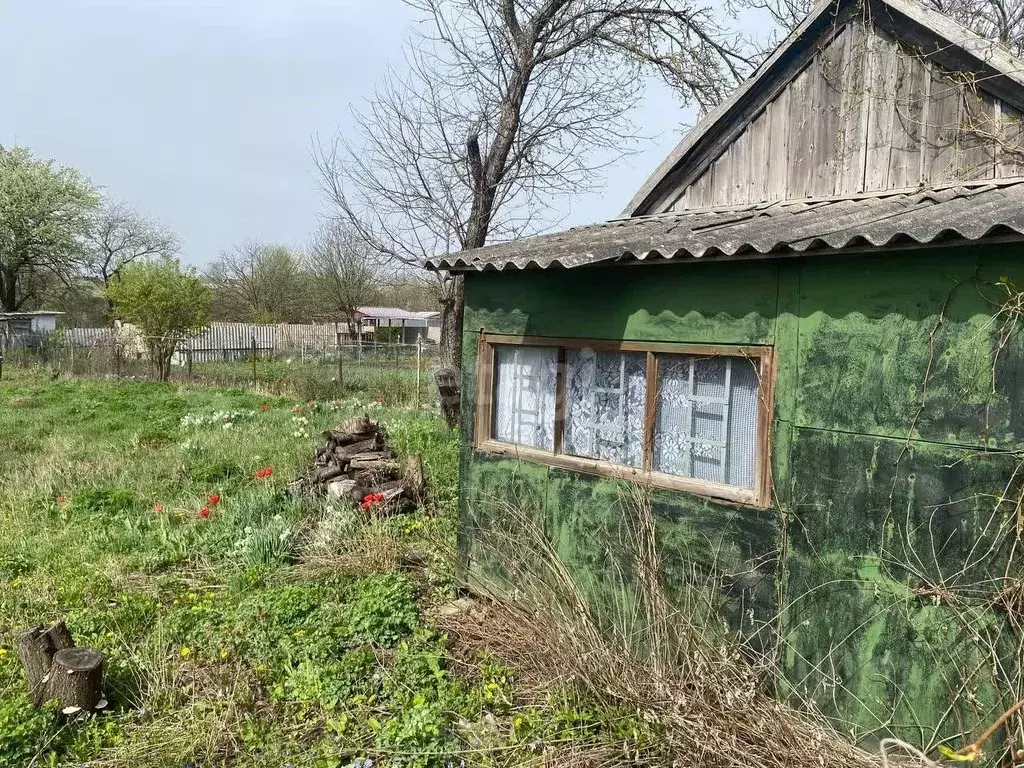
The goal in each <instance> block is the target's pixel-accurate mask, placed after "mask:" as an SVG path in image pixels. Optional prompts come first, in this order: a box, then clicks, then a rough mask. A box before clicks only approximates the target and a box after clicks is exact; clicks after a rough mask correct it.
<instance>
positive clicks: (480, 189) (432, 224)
mask: <svg viewBox="0 0 1024 768" xmlns="http://www.w3.org/2000/svg"><path fill="white" fill-rule="evenodd" d="M405 2H406V3H407V4H408V5H410V6H411V7H413V8H414V9H416V10H418V11H419V12H421V14H422V16H423V19H424V21H425V25H424V27H423V29H422V31H421V33H420V34H418V35H417V36H415V37H414V38H413V39H412V40H411V42H410V46H409V52H408V55H407V64H408V66H407V71H406V72H405V73H404V74H402V75H401V76H399V75H393V76H392V77H391V78H390V79H389V80H388V81H387V82H386V83H385V84H384V85H382V86H381V87H380V88H379V89H378V91H377V93H376V95H375V96H374V98H373V99H372V100H371V101H370V102H369V104H368V106H367V107H366V109H365V110H364V111H362V112H360V113H357V115H356V118H357V121H358V123H359V125H360V128H361V141H360V142H357V143H356V144H350V143H347V142H345V141H343V140H335V141H334V142H330V143H328V144H327V145H323V144H318V146H317V147H316V149H315V156H316V162H317V166H318V170H319V175H320V178H321V181H322V184H323V188H324V191H325V194H326V196H327V198H328V199H329V200H330V201H331V202H332V203H333V205H334V207H335V211H336V214H337V216H338V218H339V219H342V220H345V221H347V222H348V223H349V224H350V226H351V227H352V228H353V229H354V231H356V232H358V233H359V235H360V236H361V237H362V238H363V239H364V240H365V241H366V242H367V243H368V244H370V245H371V247H373V248H374V249H375V250H376V251H377V252H378V253H380V254H382V255H385V256H387V257H389V258H391V259H393V260H396V261H399V262H403V263H405V264H417V263H420V262H421V261H422V260H423V259H424V258H425V257H427V256H431V255H436V254H438V253H444V252H451V251H457V250H467V249H472V248H478V247H480V246H483V245H484V244H486V243H487V242H489V241H492V240H498V239H506V238H511V237H515V236H518V235H521V234H523V233H525V232H528V231H531V230H537V229H540V228H542V227H543V226H544V225H546V224H551V223H553V222H551V221H550V219H549V218H548V217H547V216H546V214H547V213H548V211H549V210H550V208H549V205H550V201H551V198H552V196H554V195H568V194H575V193H579V192H580V191H583V190H587V189H590V188H594V187H596V186H597V185H598V184H599V182H600V179H599V174H598V172H599V171H600V170H601V169H602V167H603V166H604V165H606V164H608V163H609V162H611V161H613V160H614V159H616V158H617V157H619V156H621V154H622V153H623V152H624V151H628V150H629V149H630V148H631V147H633V146H635V141H636V139H637V130H636V128H635V127H634V126H633V124H632V121H631V120H630V119H629V113H630V110H631V108H632V107H633V106H635V105H636V103H637V101H638V99H639V98H640V96H641V94H642V92H643V89H644V85H645V83H646V78H647V77H648V76H649V75H650V74H657V75H660V76H661V77H662V78H664V79H665V80H666V81H667V82H668V83H669V84H670V85H671V86H672V87H673V88H674V89H675V90H676V91H677V92H678V94H679V95H680V97H681V98H682V100H683V101H684V102H685V103H690V104H696V105H697V106H698V107H700V108H701V109H706V108H708V107H710V106H711V105H713V104H715V103H717V102H718V101H719V100H720V99H721V98H722V97H723V96H724V95H725V94H726V93H727V92H728V91H729V90H730V89H731V87H732V86H733V84H734V83H735V82H736V80H737V79H738V78H739V77H740V76H741V74H742V73H743V72H744V71H745V69H746V67H747V64H748V62H747V60H746V59H745V58H744V57H743V56H741V55H740V54H739V53H737V51H738V50H739V44H738V40H737V39H736V38H735V37H733V36H731V35H729V34H726V33H723V31H722V24H721V23H720V22H719V21H718V20H716V19H715V18H714V17H713V16H712V15H711V14H710V12H709V11H708V10H707V9H704V8H700V7H696V6H694V5H691V4H690V3H689V2H687V0H405ZM443 287H444V291H443V301H442V358H443V364H445V365H446V366H447V367H449V368H452V369H454V370H458V369H459V368H460V359H461V348H462V309H463V285H462V280H461V278H460V277H458V276H452V277H449V278H448V279H447V280H445V282H444V284H443ZM449 420H451V414H449Z"/></svg>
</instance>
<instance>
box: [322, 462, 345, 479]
mask: <svg viewBox="0 0 1024 768" xmlns="http://www.w3.org/2000/svg"><path fill="white" fill-rule="evenodd" d="M344 474H345V467H344V466H342V465H341V464H335V465H333V466H330V467H323V468H322V469H318V470H317V472H316V481H317V482H318V483H327V482H330V481H331V480H334V479H336V478H339V477H341V476H342V475H344Z"/></svg>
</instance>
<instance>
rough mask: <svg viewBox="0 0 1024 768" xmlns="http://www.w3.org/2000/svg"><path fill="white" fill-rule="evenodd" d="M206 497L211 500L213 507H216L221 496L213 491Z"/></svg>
mask: <svg viewBox="0 0 1024 768" xmlns="http://www.w3.org/2000/svg"><path fill="white" fill-rule="evenodd" d="M206 498H207V499H208V500H209V502H210V506H211V507H216V506H217V505H218V504H220V496H218V495H217V494H216V493H211V494H210V495H209V496H207V497H206Z"/></svg>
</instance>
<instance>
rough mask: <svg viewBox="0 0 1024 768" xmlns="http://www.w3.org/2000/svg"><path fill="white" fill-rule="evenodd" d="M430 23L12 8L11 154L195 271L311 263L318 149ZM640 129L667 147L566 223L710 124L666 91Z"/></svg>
mask: <svg viewBox="0 0 1024 768" xmlns="http://www.w3.org/2000/svg"><path fill="white" fill-rule="evenodd" d="M414 23H415V18H414V17H413V15H412V12H411V11H410V10H409V9H408V8H407V7H405V6H404V5H403V4H402V3H401V2H400V0H105V1H102V2H101V1H100V0H35V1H34V2H28V1H25V0H0V28H2V29H3V30H4V44H3V46H2V47H0V72H4V87H3V90H2V94H3V95H2V97H0V144H3V145H12V144H17V145H21V146H27V147H29V148H31V149H32V150H33V151H34V152H35V153H36V154H37V155H38V156H41V157H46V158H53V159H54V160H56V161H57V162H58V163H60V164H62V165H70V166H74V167H76V168H78V169H79V170H81V171H82V172H83V173H85V174H86V175H87V176H89V178H90V179H91V180H92V181H93V182H94V183H95V184H97V185H98V186H100V187H101V188H102V190H103V191H104V193H105V194H106V195H108V196H110V197H112V198H114V199H117V200H119V201H122V202H125V203H127V204H128V205H130V206H132V207H134V208H136V209H137V210H138V211H139V212H140V213H142V214H143V215H145V216H147V217H150V218H153V219H156V220H158V221H160V222H161V223H163V224H164V225H166V226H167V227H169V228H170V229H172V230H173V231H174V232H176V233H177V234H178V236H179V238H180V240H181V244H182V255H183V257H184V258H185V260H186V261H188V262H191V263H193V264H197V265H203V264H206V263H208V262H209V261H211V260H212V259H214V258H216V257H217V255H218V254H219V253H220V252H221V251H223V250H226V249H229V248H230V247H231V246H232V245H233V244H235V243H239V242H241V241H243V240H246V239H257V240H261V241H265V242H280V243H285V244H288V245H291V246H293V247H296V248H300V247H302V245H303V244H304V243H306V242H307V241H308V238H309V234H310V232H311V231H312V230H313V229H314V228H315V227H316V225H317V221H318V216H319V215H320V214H322V212H324V211H325V210H326V209H325V207H324V204H323V201H322V199H321V196H320V193H319V190H318V188H317V183H316V179H315V176H314V173H313V163H312V160H311V157H310V147H311V145H312V142H313V140H314V137H315V136H320V137H323V138H330V137H331V136H333V135H336V134H338V133H341V134H351V133H352V131H353V130H354V127H353V121H352V118H351V110H352V108H353V107H358V106H359V105H360V103H361V102H362V101H363V100H364V99H366V98H367V97H369V96H370V95H371V94H372V92H373V88H374V86H375V85H376V84H377V83H378V82H379V81H380V79H381V78H382V77H383V76H384V75H385V73H386V71H387V68H388V66H389V64H390V65H400V64H401V62H402V51H403V44H404V43H405V41H406V40H407V38H408V36H409V35H410V33H411V31H412V30H413V25H414ZM634 117H635V118H636V120H637V122H638V124H640V125H641V126H642V127H643V130H644V132H645V133H646V135H647V136H648V137H650V139H651V140H650V141H648V142H645V143H644V144H643V145H642V147H641V148H640V151H639V152H638V153H636V154H632V155H630V156H628V157H626V158H623V159H622V160H620V161H619V162H617V163H616V164H615V165H614V166H612V167H611V168H609V169H608V170H607V172H606V174H605V179H606V184H605V186H604V188H603V189H601V190H600V191H597V192H594V193H592V194H587V195H581V196H577V197H575V198H572V199H566V200H558V201H557V203H556V206H557V208H556V211H555V216H554V218H557V219H560V220H561V221H562V223H563V224H565V225H566V226H569V225H575V224H584V223H589V222H593V221H600V220H604V219H608V218H611V217H614V216H616V215H618V214H619V213H620V212H621V211H622V209H623V207H624V206H625V204H626V203H627V202H628V201H629V199H630V197H631V196H632V194H633V192H634V191H635V190H636V189H637V188H638V187H639V186H640V184H641V183H642V182H643V181H644V179H646V178H647V176H648V175H649V174H650V172H651V171H653V169H654V168H655V167H656V166H657V165H658V163H659V162H660V161H661V160H662V158H663V157H664V156H665V155H666V154H667V153H668V152H669V151H670V150H671V148H672V147H673V146H675V144H676V143H677V142H678V141H679V139H680V137H681V136H682V133H683V129H684V127H685V126H686V125H692V123H693V120H694V115H693V112H692V111H690V110H687V109H683V108H682V107H681V106H680V104H679V103H678V101H677V100H676V99H675V98H674V97H673V96H672V94H671V93H670V92H669V91H668V89H667V88H665V87H663V86H659V85H657V84H652V86H651V88H650V89H649V92H648V93H647V95H646V97H645V99H644V102H643V104H642V105H641V106H640V108H639V110H638V112H636V113H635V115H634Z"/></svg>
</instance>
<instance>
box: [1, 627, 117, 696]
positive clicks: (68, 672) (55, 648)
mask: <svg viewBox="0 0 1024 768" xmlns="http://www.w3.org/2000/svg"><path fill="white" fill-rule="evenodd" d="M17 648H18V658H20V659H21V663H22V666H24V667H25V678H26V679H27V680H28V690H29V694H30V696H31V698H32V704H33V706H36V707H40V706H42V705H43V704H45V703H46V702H48V701H51V700H53V699H56V700H57V701H59V702H60V705H61V708H62V709H64V710H68V709H70V710H72V711H78V710H85V711H93V710H95V709H96V708H97V706H98V705H100V702H101V701H102V700H103V694H102V687H103V654H101V653H100V652H99V651H97V650H96V649H94V648H76V647H75V643H74V640H73V639H72V637H71V633H70V632H69V631H68V628H67V626H66V625H65V624H64V622H63V621H61V622H58V623H56V624H54V625H53V626H52V627H50V628H49V629H44V628H43V627H32V628H31V629H26V630H25V631H24V632H22V633H20V634H19V635H18V640H17Z"/></svg>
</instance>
